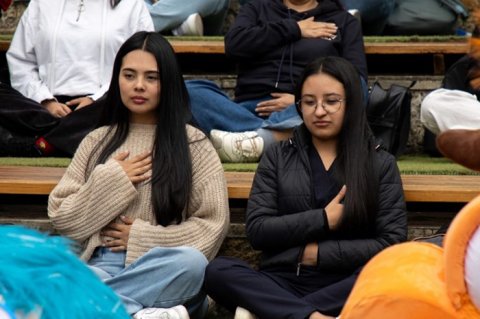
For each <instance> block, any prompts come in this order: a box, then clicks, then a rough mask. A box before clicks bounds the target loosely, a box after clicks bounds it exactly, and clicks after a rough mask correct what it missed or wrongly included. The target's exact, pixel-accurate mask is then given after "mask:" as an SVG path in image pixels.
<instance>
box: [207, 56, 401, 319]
mask: <svg viewBox="0 0 480 319" xmlns="http://www.w3.org/2000/svg"><path fill="white" fill-rule="evenodd" d="M295 100H296V101H297V108H298V109H297V110H298V113H299V114H300V116H301V117H302V118H303V121H304V124H302V125H300V126H299V127H297V128H296V129H295V131H294V134H293V137H292V138H290V139H289V140H288V141H281V142H278V143H275V144H274V145H272V146H271V147H270V148H269V149H267V150H266V152H265V154H264V156H263V157H262V159H261V160H260V163H259V165H258V168H257V171H256V174H255V178H254V181H253V185H252V191H251V193H250V198H249V200H248V205H247V212H246V232H247V237H248V239H249V241H250V244H251V245H252V247H253V248H254V249H257V250H261V251H262V256H261V257H262V258H261V261H260V268H259V270H258V271H257V270H254V269H253V268H251V266H250V265H248V264H247V263H246V262H244V261H242V260H238V259H235V258H231V257H217V258H216V259H214V260H213V261H212V262H211V263H210V264H209V265H208V266H207V269H206V272H205V283H204V289H205V291H206V292H207V294H208V295H209V296H210V297H212V298H213V299H214V300H216V301H217V302H218V303H219V304H221V305H223V306H224V307H226V308H227V309H229V310H231V311H235V309H237V310H236V316H235V319H240V318H242V319H247V318H254V316H253V315H252V314H251V313H254V314H255V315H256V316H258V318H275V319H283V318H285V319H286V318H296V319H303V318H309V319H317V318H332V316H338V314H339V313H340V311H341V309H342V307H343V305H344V303H345V301H346V299H347V297H348V295H349V293H350V291H351V289H352V287H353V285H354V283H355V281H356V278H357V276H358V273H359V271H360V269H361V268H362V267H363V266H364V265H365V264H366V263H367V262H368V261H369V260H370V259H371V258H372V257H373V256H375V255H376V254H377V253H379V252H380V251H381V250H383V249H384V248H386V247H388V246H390V245H393V244H396V243H399V242H402V241H405V240H406V239H407V215H406V208H405V201H404V196H403V190H402V182H401V179H400V174H399V171H398V168H397V164H396V161H395V158H394V157H393V155H391V154H389V153H387V152H386V151H384V150H383V149H382V148H381V147H378V144H377V143H376V141H375V138H374V136H373V134H372V132H371V130H370V128H369V126H368V123H367V118H366V112H365V107H364V106H363V101H362V94H361V84H360V78H359V76H358V75H356V74H355V68H354V67H353V66H352V64H351V63H349V62H348V61H346V60H345V59H343V58H340V57H325V58H320V59H318V60H315V61H314V62H312V63H311V64H310V65H308V66H307V67H306V69H305V73H304V75H303V76H302V77H301V79H300V81H299V86H298V88H297V90H296V92H295ZM236 307H238V308H236Z"/></svg>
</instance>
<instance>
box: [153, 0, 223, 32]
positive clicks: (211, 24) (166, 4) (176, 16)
mask: <svg viewBox="0 0 480 319" xmlns="http://www.w3.org/2000/svg"><path fill="white" fill-rule="evenodd" d="M145 4H146V5H147V8H148V11H149V12H150V15H151V16H152V20H153V25H154V26H155V31H157V32H162V31H169V30H172V29H174V28H176V27H178V26H179V25H180V24H182V22H183V21H185V20H186V19H187V18H188V16H189V15H191V14H192V13H198V14H200V16H201V17H202V20H203V29H204V34H205V35H218V34H221V32H222V27H223V22H224V21H225V16H226V14H227V10H228V7H229V4H230V0H159V1H157V2H156V3H153V1H152V0H145Z"/></svg>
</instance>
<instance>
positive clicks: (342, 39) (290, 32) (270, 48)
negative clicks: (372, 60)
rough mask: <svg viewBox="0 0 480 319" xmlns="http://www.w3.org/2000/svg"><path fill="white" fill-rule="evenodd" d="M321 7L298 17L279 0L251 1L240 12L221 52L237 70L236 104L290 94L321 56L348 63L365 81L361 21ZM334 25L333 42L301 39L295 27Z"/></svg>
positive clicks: (322, 3)
mask: <svg viewBox="0 0 480 319" xmlns="http://www.w3.org/2000/svg"><path fill="white" fill-rule="evenodd" d="M318 3H319V5H318V6H317V7H316V8H314V9H312V10H309V11H306V12H303V13H299V12H297V11H295V10H292V9H288V8H287V7H286V6H285V5H284V4H283V1H282V0H253V1H250V2H249V3H247V4H245V5H244V6H242V8H241V10H240V12H239V14H238V16H237V18H236V19H235V22H234V24H233V25H232V27H231V28H230V30H229V31H228V33H227V35H226V36H225V50H226V53H227V55H228V56H229V57H232V58H234V59H235V60H237V62H238V64H239V71H238V78H237V87H236V89H235V95H236V101H237V102H241V101H245V100H251V99H256V98H261V97H265V96H266V95H269V94H270V93H272V92H284V93H292V94H293V91H294V87H295V82H296V80H297V78H298V77H299V76H300V75H301V72H302V71H303V68H304V67H305V66H306V65H307V64H308V63H309V62H310V61H312V60H314V59H315V58H318V57H322V56H328V55H333V56H340V57H343V58H345V59H347V60H349V61H350V62H351V63H352V64H353V65H354V66H355V67H356V68H357V69H358V72H359V73H360V75H361V76H362V77H363V78H364V79H367V63H366V59H365V52H364V46H363V36H362V30H361V26H360V23H359V21H358V20H357V19H356V18H355V17H353V16H352V15H350V14H349V13H348V12H346V11H345V10H344V9H343V8H342V7H341V6H340V5H339V4H337V2H334V1H331V0H318ZM312 16H314V17H315V21H321V22H333V23H335V24H336V25H337V27H338V31H337V37H336V38H335V39H334V40H331V41H330V40H325V39H319V38H316V39H307V38H302V36H301V32H300V28H299V26H298V24H297V21H300V20H304V19H307V18H309V17H312Z"/></svg>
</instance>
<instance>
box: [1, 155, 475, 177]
mask: <svg viewBox="0 0 480 319" xmlns="http://www.w3.org/2000/svg"><path fill="white" fill-rule="evenodd" d="M69 163H70V159H69V158H57V157H50V158H23V157H22V158H19V157H0V165H2V166H5V165H14V166H46V167H66V166H68V164H69ZM397 163H398V167H399V169H400V172H401V173H402V174H407V175H413V174H428V175H478V174H479V173H477V172H474V171H472V170H469V169H468V168H465V167H463V166H461V165H458V164H456V163H453V162H452V161H450V160H448V159H446V158H432V157H428V156H411V155H409V156H402V157H400V158H399V159H398V161H397ZM223 168H224V169H225V171H229V172H254V171H255V170H256V169H257V163H224V164H223Z"/></svg>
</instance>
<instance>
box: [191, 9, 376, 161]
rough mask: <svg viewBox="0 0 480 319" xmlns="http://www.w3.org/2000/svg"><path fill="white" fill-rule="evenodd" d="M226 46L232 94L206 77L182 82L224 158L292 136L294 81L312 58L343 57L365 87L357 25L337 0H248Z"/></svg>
mask: <svg viewBox="0 0 480 319" xmlns="http://www.w3.org/2000/svg"><path fill="white" fill-rule="evenodd" d="M225 51H226V54H227V55H228V56H229V57H231V58H233V59H235V60H236V61H237V62H238V70H239V72H238V78H237V86H236V89H235V99H234V100H233V101H232V100H231V99H230V98H229V97H228V96H227V95H226V94H225V93H224V92H222V91H221V90H220V89H219V87H218V86H217V85H216V84H214V83H212V82H208V81H204V80H194V81H187V88H188V90H189V94H190V98H191V105H192V112H193V114H194V117H195V119H196V121H197V123H198V125H199V126H200V128H202V130H203V131H204V132H205V133H206V134H210V138H211V140H212V142H213V144H214V146H215V148H216V149H217V152H218V153H219V155H220V158H221V159H222V160H223V161H224V162H254V161H257V160H258V159H259V157H260V155H261V154H262V153H263V150H264V149H265V148H266V147H267V146H268V145H270V144H271V143H272V142H274V141H275V140H281V139H285V138H288V137H289V136H290V135H291V132H292V129H293V128H294V127H295V126H297V125H299V124H300V123H301V119H300V117H299V116H298V114H297V113H296V111H295V106H294V98H293V90H294V85H295V82H296V81H297V79H298V76H299V75H300V74H301V72H302V70H303V68H304V67H305V65H307V64H308V63H309V62H310V61H312V60H314V59H315V58H318V57H322V56H340V57H344V58H345V59H347V60H348V61H350V62H351V63H352V64H353V65H354V66H355V69H356V72H358V73H359V74H360V75H361V78H362V82H363V83H364V91H365V93H366V91H367V90H366V79H367V65H366V58H365V52H364V45H363V36H362V31H361V26H360V23H359V21H358V20H357V19H356V18H355V17H353V16H352V15H350V14H349V13H348V12H347V11H345V10H344V9H343V7H342V6H341V4H340V3H339V2H338V0H253V1H250V2H248V3H247V4H245V5H243V6H242V7H241V9H240V12H239V14H238V16H237V18H236V20H235V22H234V23H233V25H232V26H231V28H230V30H229V31H228V33H227V34H226V36H225ZM232 132H234V133H232ZM235 132H236V133H235Z"/></svg>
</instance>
